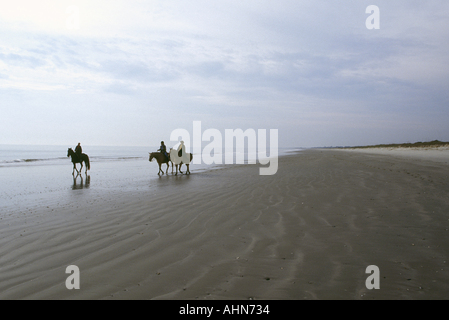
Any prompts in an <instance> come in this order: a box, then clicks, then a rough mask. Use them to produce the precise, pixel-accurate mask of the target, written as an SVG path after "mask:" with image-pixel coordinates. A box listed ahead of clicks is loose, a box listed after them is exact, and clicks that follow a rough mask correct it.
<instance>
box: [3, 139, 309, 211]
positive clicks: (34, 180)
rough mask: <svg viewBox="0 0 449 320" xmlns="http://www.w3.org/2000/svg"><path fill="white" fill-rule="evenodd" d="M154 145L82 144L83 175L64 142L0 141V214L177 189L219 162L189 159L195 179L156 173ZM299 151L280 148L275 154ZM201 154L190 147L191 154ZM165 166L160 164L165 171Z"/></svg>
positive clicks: (194, 180)
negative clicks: (87, 162) (86, 160)
mask: <svg viewBox="0 0 449 320" xmlns="http://www.w3.org/2000/svg"><path fill="white" fill-rule="evenodd" d="M74 147H75V146H73V147H72V148H74ZM158 148H159V147H158V146H154V147H110V146H83V153H85V154H87V155H88V156H89V159H90V165H91V169H90V170H89V171H88V172H87V174H86V173H85V168H83V170H82V172H81V174H79V175H77V174H76V173H75V174H74V175H72V171H73V164H72V162H71V159H70V158H69V157H67V149H68V147H67V146H26V145H0V182H1V183H0V218H2V217H4V216H5V214H9V213H12V212H26V211H27V210H30V209H31V208H34V207H39V206H40V207H46V206H51V205H50V204H52V203H55V202H57V203H66V204H67V205H74V206H76V202H77V201H83V202H89V201H96V199H100V198H104V197H105V196H109V197H113V196H115V195H118V194H120V195H122V194H126V193H135V192H144V193H154V192H159V191H161V190H163V188H176V184H177V183H190V184H192V187H194V183H201V177H202V176H203V175H202V173H207V171H208V170H210V169H213V168H214V167H219V166H221V165H220V164H212V165H207V164H205V163H201V164H191V165H190V171H191V173H192V178H193V176H196V177H198V178H199V180H198V179H190V175H178V176H173V175H172V174H171V170H172V168H170V169H169V170H168V174H167V175H161V176H159V175H158V174H157V173H158V171H159V168H158V165H157V162H156V161H155V160H154V161H152V162H149V161H148V160H149V155H148V153H149V152H154V151H157V149H158ZM298 150H300V149H298V148H283V149H280V150H279V156H282V155H285V154H288V153H290V152H294V151H298ZM199 155H200V153H195V152H194V157H195V156H196V157H198V156H199ZM79 167H80V165H79V164H77V168H78V169H79ZM166 168H167V167H166V165H165V164H164V165H162V170H163V171H164V172H165V170H166ZM185 169H186V168H185V166H183V170H185ZM198 174H199V175H198ZM193 182H194V183H193Z"/></svg>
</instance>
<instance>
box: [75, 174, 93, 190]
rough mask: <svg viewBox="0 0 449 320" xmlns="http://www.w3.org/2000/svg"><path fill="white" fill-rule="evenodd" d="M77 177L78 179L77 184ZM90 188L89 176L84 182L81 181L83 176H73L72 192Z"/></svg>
mask: <svg viewBox="0 0 449 320" xmlns="http://www.w3.org/2000/svg"><path fill="white" fill-rule="evenodd" d="M78 177H79V178H80V179H79V180H80V181H79V183H78ZM89 187H90V175H86V181H84V179H83V175H82V174H81V173H78V174H77V175H76V176H73V185H72V190H79V189H84V188H86V189H87V188H89Z"/></svg>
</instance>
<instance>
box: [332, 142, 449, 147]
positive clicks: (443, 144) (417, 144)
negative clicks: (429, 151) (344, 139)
mask: <svg viewBox="0 0 449 320" xmlns="http://www.w3.org/2000/svg"><path fill="white" fill-rule="evenodd" d="M429 147H430V148H439V147H449V142H444V141H439V140H433V141H426V142H415V143H391V144H376V145H368V146H355V147H341V148H345V149H367V148H429ZM339 148H340V147H339Z"/></svg>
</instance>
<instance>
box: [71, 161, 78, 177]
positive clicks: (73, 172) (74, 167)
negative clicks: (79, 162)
mask: <svg viewBox="0 0 449 320" xmlns="http://www.w3.org/2000/svg"><path fill="white" fill-rule="evenodd" d="M75 170H76V173H79V171H78V169H77V168H76V162H74V163H73V171H72V175H74V174H75Z"/></svg>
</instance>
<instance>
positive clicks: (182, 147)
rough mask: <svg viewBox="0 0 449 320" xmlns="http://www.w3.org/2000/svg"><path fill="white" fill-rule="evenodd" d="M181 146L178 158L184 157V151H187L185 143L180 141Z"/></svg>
mask: <svg viewBox="0 0 449 320" xmlns="http://www.w3.org/2000/svg"><path fill="white" fill-rule="evenodd" d="M180 142H181V144H180V145H179V147H178V157H182V151H183V150H185V145H184V141H182V140H181V141H180Z"/></svg>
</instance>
